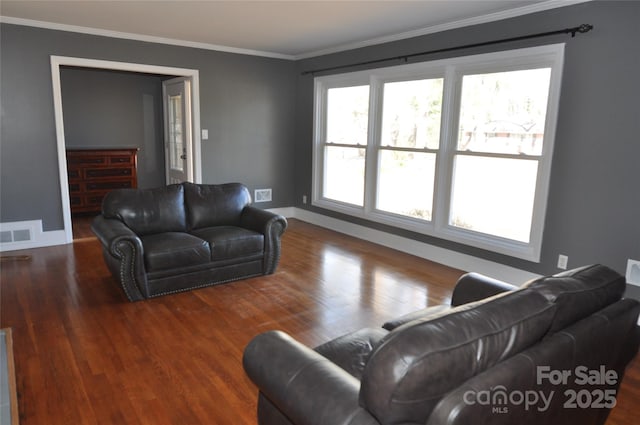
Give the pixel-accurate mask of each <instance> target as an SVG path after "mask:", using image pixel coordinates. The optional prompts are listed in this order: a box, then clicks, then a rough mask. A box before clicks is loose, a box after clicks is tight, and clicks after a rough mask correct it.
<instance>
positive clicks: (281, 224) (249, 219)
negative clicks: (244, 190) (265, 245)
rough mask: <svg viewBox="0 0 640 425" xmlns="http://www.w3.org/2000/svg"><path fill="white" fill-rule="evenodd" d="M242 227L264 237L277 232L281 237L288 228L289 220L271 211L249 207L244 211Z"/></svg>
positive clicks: (241, 219)
mask: <svg viewBox="0 0 640 425" xmlns="http://www.w3.org/2000/svg"><path fill="white" fill-rule="evenodd" d="M240 226H241V227H244V228H245V229H250V230H253V231H254V232H258V233H262V234H264V235H266V234H268V233H270V232H275V233H276V234H278V236H281V235H282V233H284V231H285V229H286V228H287V219H286V218H284V217H283V216H281V215H279V214H276V213H273V212H271V211H267V210H263V209H261V208H256V207H254V206H251V205H248V206H246V207H244V209H243V210H242V215H241V216H240Z"/></svg>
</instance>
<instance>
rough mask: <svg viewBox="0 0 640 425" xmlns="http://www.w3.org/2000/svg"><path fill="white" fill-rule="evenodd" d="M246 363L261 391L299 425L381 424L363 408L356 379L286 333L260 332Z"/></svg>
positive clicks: (251, 346) (247, 369) (249, 347)
mask: <svg viewBox="0 0 640 425" xmlns="http://www.w3.org/2000/svg"><path fill="white" fill-rule="evenodd" d="M242 363H243V366H244V370H245V372H246V373H247V375H248V376H249V378H251V380H252V381H253V382H254V383H255V384H256V386H257V387H258V389H259V390H260V393H261V394H262V395H263V396H264V397H265V398H266V399H267V400H268V401H269V402H270V403H271V404H272V405H273V406H274V407H275V408H276V409H278V410H279V411H280V412H281V413H282V414H283V415H284V416H286V417H287V418H288V419H289V420H290V421H291V422H292V423H294V424H296V425H326V424H332V425H365V424H366V425H379V424H378V422H377V421H376V420H375V418H374V417H373V416H371V414H370V413H369V412H367V411H366V410H365V409H363V408H362V407H360V405H359V402H358V397H359V392H360V382H359V381H358V380H357V379H356V378H355V377H353V376H351V375H349V374H348V373H347V372H346V371H345V370H343V369H342V368H340V367H339V366H337V365H336V364H334V363H333V362H331V361H330V360H329V359H327V358H326V357H323V356H322V355H320V354H318V353H316V352H315V351H313V350H312V349H311V348H309V347H307V346H305V345H303V344H301V343H300V342H298V341H296V340H294V339H293V338H291V337H290V336H289V335H287V334H285V333H283V332H280V331H270V332H265V333H263V334H260V335H258V336H256V337H255V338H254V339H253V340H252V341H251V342H250V343H249V345H247V347H246V348H245V350H244V356H243V359H242ZM261 425H263V424H261Z"/></svg>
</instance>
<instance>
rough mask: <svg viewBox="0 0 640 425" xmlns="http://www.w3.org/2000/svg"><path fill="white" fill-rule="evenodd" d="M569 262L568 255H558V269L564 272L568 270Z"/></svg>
mask: <svg viewBox="0 0 640 425" xmlns="http://www.w3.org/2000/svg"><path fill="white" fill-rule="evenodd" d="M568 262H569V257H567V256H566V255H562V254H560V255H558V268H559V269H562V270H567V263H568Z"/></svg>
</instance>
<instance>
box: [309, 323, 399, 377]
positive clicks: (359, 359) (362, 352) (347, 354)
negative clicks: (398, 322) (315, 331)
mask: <svg viewBox="0 0 640 425" xmlns="http://www.w3.org/2000/svg"><path fill="white" fill-rule="evenodd" d="M387 333H388V331H386V330H384V329H380V328H376V329H371V328H364V329H359V330H357V331H355V332H351V333H349V334H346V335H342V336H340V337H338V338H335V339H332V340H331V341H328V342H325V343H324V344H322V345H319V346H317V347H316V348H314V350H315V351H316V352H317V353H320V354H322V355H323V356H324V357H326V358H328V359H329V360H331V361H332V362H333V363H335V364H337V365H338V366H340V367H341V368H343V369H344V370H346V371H347V372H349V374H350V375H352V376H355V377H356V378H358V379H360V378H361V377H362V371H363V370H364V367H365V365H366V364H367V360H369V355H370V354H371V352H372V351H373V350H374V349H375V348H376V347H377V346H378V345H379V344H380V341H382V338H384V337H385V336H386V335H387Z"/></svg>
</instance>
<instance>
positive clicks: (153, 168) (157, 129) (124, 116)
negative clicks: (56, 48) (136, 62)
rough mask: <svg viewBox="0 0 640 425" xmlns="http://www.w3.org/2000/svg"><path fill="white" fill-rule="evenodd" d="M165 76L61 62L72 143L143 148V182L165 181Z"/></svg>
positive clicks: (140, 174)
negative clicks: (76, 65) (81, 66)
mask: <svg viewBox="0 0 640 425" xmlns="http://www.w3.org/2000/svg"><path fill="white" fill-rule="evenodd" d="M166 78H167V77H166V76H158V75H149V74H141V73H133V72H120V71H108V70H102V69H88V68H75V67H62V68H61V70H60V82H61V87H62V109H63V115H64V138H65V143H66V147H67V148H75V149H97V148H138V149H139V150H138V173H137V174H138V187H140V188H150V187H158V186H163V185H164V184H165V171H164V148H163V137H162V136H163V118H162V80H164V79H166Z"/></svg>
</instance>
